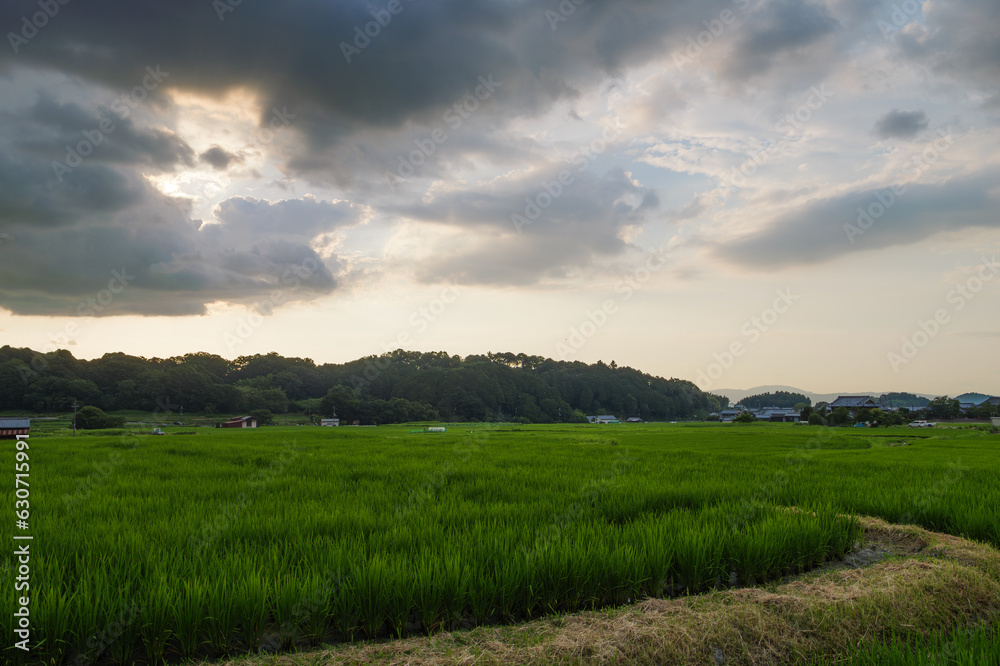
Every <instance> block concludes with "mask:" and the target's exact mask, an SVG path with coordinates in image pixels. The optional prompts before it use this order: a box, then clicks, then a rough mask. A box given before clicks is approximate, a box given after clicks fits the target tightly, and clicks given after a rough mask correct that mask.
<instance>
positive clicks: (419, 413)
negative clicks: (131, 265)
mask: <svg viewBox="0 0 1000 666" xmlns="http://www.w3.org/2000/svg"><path fill="white" fill-rule="evenodd" d="M74 399H75V400H77V401H78V403H79V404H80V405H94V406H96V407H100V408H102V409H104V410H144V411H147V410H148V411H152V410H154V409H157V408H159V409H164V408H165V407H169V408H170V409H172V410H176V409H177V408H178V407H181V406H182V407H183V408H184V410H185V411H187V412H207V413H209V414H211V413H219V414H232V413H237V412H241V413H249V412H250V411H253V410H256V409H268V410H270V411H271V412H273V413H275V414H281V413H285V412H289V411H309V412H312V413H323V412H328V411H332V410H333V408H336V410H337V412H338V415H339V416H341V417H342V418H359V419H362V421H363V422H379V423H390V422H394V421H406V420H415V419H419V418H435V417H436V418H441V419H446V420H487V419H497V420H515V419H517V420H528V421H531V422H557V421H574V420H579V419H580V418H582V416H583V415H584V414H614V415H616V416H619V417H626V418H627V417H630V416H639V417H641V418H644V419H647V420H650V419H655V420H663V419H668V420H673V419H683V418H689V417H695V416H700V415H703V414H705V413H707V412H712V411H717V410H718V409H720V408H721V407H723V406H725V405H726V404H727V403H728V400H727V399H726V398H723V397H719V396H714V395H710V394H707V393H703V392H702V391H701V390H699V389H698V387H697V386H695V385H694V384H693V383H692V382H689V381H684V380H679V379H663V378H661V377H653V376H651V375H647V374H644V373H642V372H639V371H638V370H633V369H631V368H625V367H617V366H616V365H615V363H614V362H613V361H612V363H611V364H610V365H605V364H604V363H602V362H600V361H599V362H598V363H596V364H594V365H587V364H585V363H580V362H566V361H554V360H551V359H546V358H542V357H540V356H527V355H524V354H511V353H501V354H492V353H490V354H487V355H485V356H481V355H475V356H468V357H466V358H461V357H459V356H450V355H448V354H447V353H444V352H434V353H422V352H410V351H403V350H397V351H394V352H389V353H387V354H383V355H381V356H371V357H367V358H362V359H359V360H357V361H352V362H350V363H345V364H325V365H316V364H315V363H314V362H313V361H312V360H311V359H302V358H285V357H283V356H279V355H278V354H276V353H270V354H264V355H255V356H241V357H239V358H236V359H235V360H232V361H230V360H228V359H225V358H222V357H221V356H215V355H212V354H206V353H195V354H186V355H184V356H176V357H173V358H167V359H158V358H150V359H147V358H142V357H137V356H129V355H127V354H122V353H114V354H106V355H104V356H103V357H101V358H99V359H95V360H92V361H86V360H79V359H76V358H74V357H73V355H72V354H71V353H70V352H68V351H65V350H59V351H55V352H51V353H47V354H41V353H38V352H35V351H32V350H30V349H15V348H12V347H9V346H5V347H2V348H0V410H5V411H10V410H17V411H23V412H51V411H65V410H66V409H68V408H69V407H70V406H71V405H72V403H73V400H74ZM324 415H326V414H324Z"/></svg>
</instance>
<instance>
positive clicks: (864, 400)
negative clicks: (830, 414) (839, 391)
mask: <svg viewBox="0 0 1000 666" xmlns="http://www.w3.org/2000/svg"><path fill="white" fill-rule="evenodd" d="M828 407H829V408H830V409H831V410H834V409H837V408H838V407H846V408H847V409H848V410H850V411H851V412H856V411H858V410H859V409H880V408H881V406H880V405H879V404H878V400H876V399H875V398H873V397H871V396H870V395H842V396H840V397H838V398H837V399H836V400H834V401H833V402H831V403H830V404H829V405H828Z"/></svg>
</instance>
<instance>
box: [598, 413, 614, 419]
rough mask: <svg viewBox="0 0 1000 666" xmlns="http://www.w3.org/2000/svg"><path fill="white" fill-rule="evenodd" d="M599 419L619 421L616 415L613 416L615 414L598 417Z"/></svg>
mask: <svg viewBox="0 0 1000 666" xmlns="http://www.w3.org/2000/svg"><path fill="white" fill-rule="evenodd" d="M597 418H599V419H602V420H603V419H615V420H618V417H617V416H615V415H613V414H602V415H600V416H598V417H597Z"/></svg>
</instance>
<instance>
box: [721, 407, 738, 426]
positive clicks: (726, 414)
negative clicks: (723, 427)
mask: <svg viewBox="0 0 1000 666" xmlns="http://www.w3.org/2000/svg"><path fill="white" fill-rule="evenodd" d="M739 415H740V410H738V409H723V410H722V411H721V412H719V420H720V421H722V422H723V423H732V422H733V419H735V418H736V417H737V416H739Z"/></svg>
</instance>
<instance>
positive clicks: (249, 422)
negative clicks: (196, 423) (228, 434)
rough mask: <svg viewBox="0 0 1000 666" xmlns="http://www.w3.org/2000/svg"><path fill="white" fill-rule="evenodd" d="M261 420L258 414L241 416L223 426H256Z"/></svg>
mask: <svg viewBox="0 0 1000 666" xmlns="http://www.w3.org/2000/svg"><path fill="white" fill-rule="evenodd" d="M259 425H260V421H259V420H258V419H257V417H256V416H240V417H237V418H235V419H231V420H229V421H226V422H225V423H223V424H222V427H223V428H256V427H257V426H259Z"/></svg>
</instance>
